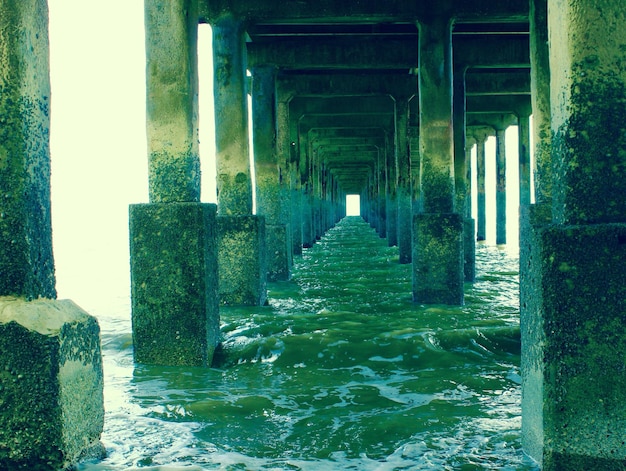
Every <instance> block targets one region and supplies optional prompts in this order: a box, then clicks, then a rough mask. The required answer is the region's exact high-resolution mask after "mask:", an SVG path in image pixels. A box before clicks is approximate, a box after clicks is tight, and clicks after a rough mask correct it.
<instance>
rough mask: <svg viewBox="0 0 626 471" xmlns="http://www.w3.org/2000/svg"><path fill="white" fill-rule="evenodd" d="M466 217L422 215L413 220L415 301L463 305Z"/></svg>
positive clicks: (450, 214) (453, 214)
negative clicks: (464, 224) (464, 226)
mask: <svg viewBox="0 0 626 471" xmlns="http://www.w3.org/2000/svg"><path fill="white" fill-rule="evenodd" d="M463 279H464V271H463V217H462V216H461V215H460V214H456V213H448V214H440V213H422V214H416V215H414V216H413V301H415V302H417V303H424V304H449V305H454V306H460V305H462V304H463V288H464V286H463Z"/></svg>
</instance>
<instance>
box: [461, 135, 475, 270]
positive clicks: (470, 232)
mask: <svg viewBox="0 0 626 471" xmlns="http://www.w3.org/2000/svg"><path fill="white" fill-rule="evenodd" d="M465 142H466V144H465V162H466V165H465V181H466V182H467V184H466V185H465V195H466V196H465V210H464V211H465V214H464V220H463V256H464V265H463V270H464V273H465V281H468V282H474V281H476V221H475V220H474V219H473V218H472V165H471V162H472V147H473V139H471V140H470V139H466V141H465ZM470 142H471V144H470Z"/></svg>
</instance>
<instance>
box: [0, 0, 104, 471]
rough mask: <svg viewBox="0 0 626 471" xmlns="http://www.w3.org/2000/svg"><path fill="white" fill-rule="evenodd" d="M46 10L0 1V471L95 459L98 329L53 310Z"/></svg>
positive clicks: (58, 305) (57, 306)
mask: <svg viewBox="0 0 626 471" xmlns="http://www.w3.org/2000/svg"><path fill="white" fill-rule="evenodd" d="M49 113H50V77H49V44H48V5H47V2H46V1H45V0H19V1H17V0H0V195H1V196H0V197H1V198H2V203H1V204H0V405H1V406H0V410H1V411H2V412H1V413H0V444H1V445H0V468H1V469H65V468H69V467H72V466H74V465H75V464H76V463H77V462H78V461H80V460H82V459H84V458H101V457H103V455H104V447H103V446H102V444H101V443H100V435H101V433H102V429H103V425H104V406H103V381H102V358H101V353H100V329H99V326H98V322H97V321H96V319H95V318H93V317H91V316H90V315H88V314H87V313H86V312H84V311H83V310H81V309H80V308H79V307H78V306H76V305H75V304H74V303H72V302H71V301H67V300H66V301H57V300H56V299H55V298H56V289H55V276H54V259H53V255H52V228H51V218H50V146H49V133H50V114H49Z"/></svg>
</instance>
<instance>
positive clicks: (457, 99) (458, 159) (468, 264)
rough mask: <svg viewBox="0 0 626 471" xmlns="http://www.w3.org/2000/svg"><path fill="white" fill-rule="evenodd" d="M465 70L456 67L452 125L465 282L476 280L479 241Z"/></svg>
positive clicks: (455, 182)
mask: <svg viewBox="0 0 626 471" xmlns="http://www.w3.org/2000/svg"><path fill="white" fill-rule="evenodd" d="M465 71H466V66H456V67H455V68H454V77H453V80H454V93H453V94H452V96H453V114H454V115H453V120H452V121H453V123H454V190H455V196H456V202H455V207H456V210H457V212H458V213H459V214H460V215H461V216H463V271H464V277H465V281H469V282H472V281H474V278H475V274H476V260H475V255H476V247H475V245H476V241H475V240H474V220H473V219H472V216H471V201H470V198H469V196H470V194H471V193H470V192H469V188H470V180H469V179H468V170H469V168H470V160H469V158H468V153H467V149H466V136H465V127H466V126H465V115H466V113H465V111H466V106H465Z"/></svg>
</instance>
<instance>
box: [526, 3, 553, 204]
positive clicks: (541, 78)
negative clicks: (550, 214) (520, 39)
mask: <svg viewBox="0 0 626 471" xmlns="http://www.w3.org/2000/svg"><path fill="white" fill-rule="evenodd" d="M548 44H549V38H548V1H547V0H530V63H531V68H530V86H531V91H532V95H531V101H532V114H533V142H534V154H533V155H534V158H535V175H534V176H535V201H536V202H537V204H548V205H551V203H552V157H551V150H552V144H551V140H552V132H551V129H550V126H551V124H550V123H551V120H550V115H551V111H550V58H549V48H548Z"/></svg>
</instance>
